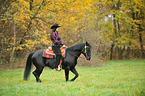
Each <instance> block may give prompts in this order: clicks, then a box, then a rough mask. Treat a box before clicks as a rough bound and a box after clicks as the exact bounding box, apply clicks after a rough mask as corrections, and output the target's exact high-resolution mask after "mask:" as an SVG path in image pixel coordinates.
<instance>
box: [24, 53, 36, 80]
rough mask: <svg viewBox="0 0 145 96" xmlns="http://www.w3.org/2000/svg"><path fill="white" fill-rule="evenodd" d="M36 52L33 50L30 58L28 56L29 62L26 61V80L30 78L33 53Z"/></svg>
mask: <svg viewBox="0 0 145 96" xmlns="http://www.w3.org/2000/svg"><path fill="white" fill-rule="evenodd" d="M34 53H35V52H32V53H30V54H29V56H28V58H27V62H26V67H25V72H24V80H27V79H28V76H29V73H30V70H31V66H32V59H31V58H32V55H33V54H34Z"/></svg>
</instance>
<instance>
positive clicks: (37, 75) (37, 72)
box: [33, 67, 44, 82]
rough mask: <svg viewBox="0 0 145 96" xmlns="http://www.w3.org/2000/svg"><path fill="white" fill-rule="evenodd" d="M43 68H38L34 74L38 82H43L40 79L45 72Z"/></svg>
mask: <svg viewBox="0 0 145 96" xmlns="http://www.w3.org/2000/svg"><path fill="white" fill-rule="evenodd" d="M43 68H44V67H42V68H36V70H35V71H34V72H33V74H34V76H35V77H36V81H37V82H41V80H40V79H39V77H40V74H41V73H42V71H43Z"/></svg>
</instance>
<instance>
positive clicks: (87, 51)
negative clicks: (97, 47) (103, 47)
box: [82, 42, 91, 60]
mask: <svg viewBox="0 0 145 96" xmlns="http://www.w3.org/2000/svg"><path fill="white" fill-rule="evenodd" d="M82 53H83V54H84V56H85V57H86V59H87V60H91V45H90V43H88V42H86V43H85V47H84V48H83V50H82Z"/></svg>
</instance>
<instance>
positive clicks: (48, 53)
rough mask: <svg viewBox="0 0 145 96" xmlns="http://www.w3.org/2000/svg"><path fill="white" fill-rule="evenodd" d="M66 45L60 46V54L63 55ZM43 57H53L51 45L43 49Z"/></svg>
mask: <svg viewBox="0 0 145 96" xmlns="http://www.w3.org/2000/svg"><path fill="white" fill-rule="evenodd" d="M66 48H67V46H62V47H61V48H60V51H61V54H62V56H63V57H65V50H66ZM43 57H46V58H55V53H54V52H53V50H52V47H48V48H47V49H45V50H44V52H43Z"/></svg>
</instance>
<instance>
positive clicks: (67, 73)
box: [65, 68, 69, 82]
mask: <svg viewBox="0 0 145 96" xmlns="http://www.w3.org/2000/svg"><path fill="white" fill-rule="evenodd" d="M65 79H66V82H67V81H68V79H69V68H65Z"/></svg>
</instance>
